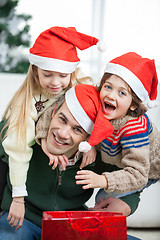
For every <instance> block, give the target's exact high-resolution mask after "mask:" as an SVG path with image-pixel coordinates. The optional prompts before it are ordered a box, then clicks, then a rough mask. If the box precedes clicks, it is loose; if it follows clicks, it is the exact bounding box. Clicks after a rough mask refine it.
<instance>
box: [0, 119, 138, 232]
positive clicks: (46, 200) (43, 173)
mask: <svg viewBox="0 0 160 240" xmlns="http://www.w3.org/2000/svg"><path fill="white" fill-rule="evenodd" d="M0 124H1V123H0ZM0 157H1V158H2V160H4V161H5V162H7V161H8V156H7V154H6V153H5V152H4V150H3V147H2V145H1V143H0ZM48 162H49V159H48V157H47V156H46V155H45V154H44V152H43V151H42V149H41V147H40V146H39V145H38V144H35V145H34V146H33V156H32V159H31V161H30V166H29V170H28V176H27V183H26V185H27V191H28V197H25V208H26V209H25V218H26V219H28V220H29V221H31V222H33V223H35V224H36V225H38V226H39V227H41V225H42V213H43V211H58V210H59V211H63V210H86V209H87V208H86V206H85V202H86V201H88V200H89V198H90V197H91V196H92V193H93V189H88V190H83V189H82V186H81V185H77V184H76V182H75V175H76V172H77V171H78V170H79V166H80V163H81V159H80V160H79V161H78V162H77V163H76V164H75V165H74V166H70V167H67V169H66V171H63V172H62V174H61V184H59V178H60V174H59V169H58V168H56V169H55V170H52V169H51V167H50V166H49V165H48ZM101 167H102V168H101ZM105 167H106V168H107V169H108V170H109V165H105ZM112 167H113V166H112ZM85 169H88V170H93V171H95V172H97V173H101V172H103V171H104V164H103V163H102V166H101V160H100V155H99V154H98V155H97V159H96V162H95V163H93V164H91V165H89V166H87V167H86V168H85ZM112 170H113V169H111V171H112ZM11 194H12V193H11V184H10V181H9V176H8V179H7V186H6V188H5V191H4V195H3V199H2V204H1V208H2V209H3V210H6V211H8V210H9V207H10V204H11V201H12V196H11ZM122 200H124V201H125V202H126V203H127V204H128V205H129V206H130V207H131V209H132V213H133V212H134V211H135V209H136V208H137V206H138V203H139V193H136V194H132V195H129V196H127V197H125V198H122Z"/></svg>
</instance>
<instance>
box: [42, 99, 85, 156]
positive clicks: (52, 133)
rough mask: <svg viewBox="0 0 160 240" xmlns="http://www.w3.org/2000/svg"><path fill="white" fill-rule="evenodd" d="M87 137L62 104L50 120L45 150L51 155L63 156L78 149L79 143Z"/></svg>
mask: <svg viewBox="0 0 160 240" xmlns="http://www.w3.org/2000/svg"><path fill="white" fill-rule="evenodd" d="M87 137H88V133H86V132H85V131H84V130H83V128H82V127H81V126H80V125H79V123H78V122H77V121H76V120H75V118H74V117H73V115H72V114H71V112H70V111H69V109H68V107H67V105H66V103H65V102H64V103H63V105H62V106H61V108H60V109H59V110H58V111H57V112H56V113H55V115H54V116H53V118H52V121H51V124H50V128H49V131H48V137H47V148H48V151H49V152H50V153H52V154H55V155H59V154H65V153H66V152H67V151H69V150H72V149H76V150H77V149H78V145H79V143H80V142H81V141H84V140H85V139H86V138H87Z"/></svg>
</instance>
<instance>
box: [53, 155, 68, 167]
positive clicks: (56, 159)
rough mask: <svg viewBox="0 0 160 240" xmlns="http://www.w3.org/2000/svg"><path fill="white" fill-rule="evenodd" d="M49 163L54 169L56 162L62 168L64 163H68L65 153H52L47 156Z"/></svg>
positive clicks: (64, 165)
mask: <svg viewBox="0 0 160 240" xmlns="http://www.w3.org/2000/svg"><path fill="white" fill-rule="evenodd" d="M49 159H50V161H49V165H50V166H51V165H52V164H53V166H52V169H53V170H54V169H55V168H56V167H57V165H58V164H61V165H62V170H63V171H64V170H66V165H67V164H68V163H69V161H68V158H67V157H66V156H65V155H52V154H50V156H49Z"/></svg>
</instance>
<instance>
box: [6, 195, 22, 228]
mask: <svg viewBox="0 0 160 240" xmlns="http://www.w3.org/2000/svg"><path fill="white" fill-rule="evenodd" d="M24 213H25V206H24V197H15V198H13V201H12V203H11V206H10V209H9V214H8V217H7V220H8V222H9V224H10V225H11V226H12V227H16V226H17V227H16V230H18V229H19V228H20V227H21V226H22V224H23V219H24Z"/></svg>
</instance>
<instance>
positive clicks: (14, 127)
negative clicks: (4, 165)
mask: <svg viewBox="0 0 160 240" xmlns="http://www.w3.org/2000/svg"><path fill="white" fill-rule="evenodd" d="M79 83H86V84H93V82H92V79H91V78H90V77H86V76H84V75H83V74H82V73H81V71H80V69H79V68H77V69H76V70H75V72H73V73H72V74H71V80H70V84H69V86H68V87H67V89H69V88H70V87H72V86H74V85H76V84H79ZM67 89H66V90H67ZM41 93H42V87H41V86H40V83H39V79H38V75H37V67H36V66H35V65H31V64H30V66H29V69H28V73H27V76H26V79H25V81H24V82H23V84H22V85H21V87H20V88H19V89H18V90H17V92H16V93H15V94H14V96H13V97H12V99H11V100H10V102H9V104H8V106H7V108H6V110H5V112H4V115H3V119H2V120H4V121H6V123H5V126H4V127H3V129H2V131H1V133H2V132H3V131H4V130H6V129H7V131H6V133H5V135H4V137H3V138H5V137H6V136H7V133H8V132H9V131H16V133H17V141H18V143H19V145H21V144H20V143H23V145H24V143H26V129H27V124H28V118H29V116H30V113H31V110H32V109H31V108H32V98H33V96H34V94H41Z"/></svg>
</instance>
